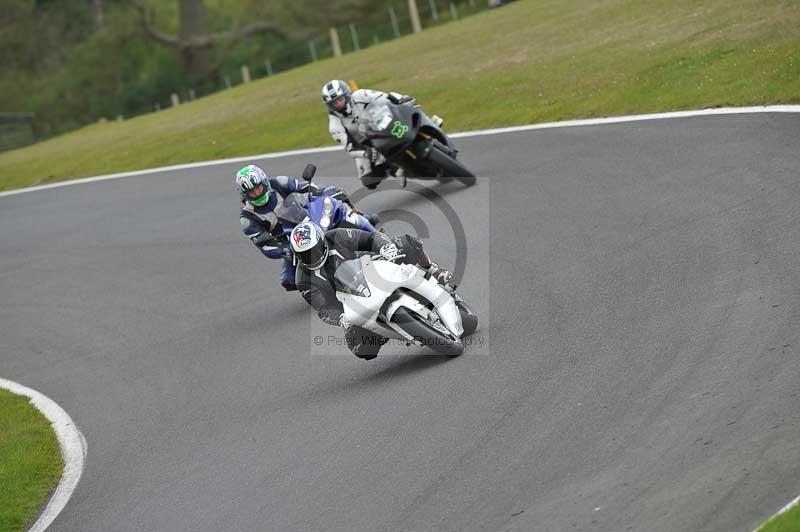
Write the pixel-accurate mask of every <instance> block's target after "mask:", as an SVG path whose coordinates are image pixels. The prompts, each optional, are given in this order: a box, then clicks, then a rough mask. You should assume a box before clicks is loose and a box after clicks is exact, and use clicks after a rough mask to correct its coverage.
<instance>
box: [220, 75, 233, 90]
mask: <svg viewBox="0 0 800 532" xmlns="http://www.w3.org/2000/svg"><path fill="white" fill-rule="evenodd" d="M222 79H223V81H225V88H226V89H230V88H231V78H229V77H228V76H224V77H223V78H222Z"/></svg>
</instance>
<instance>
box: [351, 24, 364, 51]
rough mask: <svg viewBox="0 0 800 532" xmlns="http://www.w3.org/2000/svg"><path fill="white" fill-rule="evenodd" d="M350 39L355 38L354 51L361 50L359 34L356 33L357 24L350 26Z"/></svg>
mask: <svg viewBox="0 0 800 532" xmlns="http://www.w3.org/2000/svg"><path fill="white" fill-rule="evenodd" d="M350 37H352V38H353V50H361V46H359V44H358V32H357V31H356V26H355V24H352V23H351V24H350Z"/></svg>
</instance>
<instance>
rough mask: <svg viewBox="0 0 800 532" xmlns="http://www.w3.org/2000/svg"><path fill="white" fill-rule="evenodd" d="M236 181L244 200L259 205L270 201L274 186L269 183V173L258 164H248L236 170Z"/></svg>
mask: <svg viewBox="0 0 800 532" xmlns="http://www.w3.org/2000/svg"><path fill="white" fill-rule="evenodd" d="M234 182H235V183H236V189H237V190H238V191H239V195H240V196H241V197H242V201H249V202H250V203H252V204H253V205H256V206H258V207H261V206H262V205H266V203H267V202H268V201H269V196H270V194H271V193H272V186H271V185H270V184H269V177H268V176H267V174H266V173H265V172H264V170H262V169H261V168H259V167H258V166H256V165H254V164H248V165H247V166H245V167H244V168H242V169H241V170H239V171H238V172H236V179H235V180H234Z"/></svg>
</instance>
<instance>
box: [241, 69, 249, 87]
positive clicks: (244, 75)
mask: <svg viewBox="0 0 800 532" xmlns="http://www.w3.org/2000/svg"><path fill="white" fill-rule="evenodd" d="M242 83H250V67H248V66H247V65H242Z"/></svg>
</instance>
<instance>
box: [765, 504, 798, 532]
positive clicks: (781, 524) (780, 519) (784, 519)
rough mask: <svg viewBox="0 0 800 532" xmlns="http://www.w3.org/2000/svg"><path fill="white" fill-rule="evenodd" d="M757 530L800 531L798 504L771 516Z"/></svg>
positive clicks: (775, 531) (768, 531)
mask: <svg viewBox="0 0 800 532" xmlns="http://www.w3.org/2000/svg"><path fill="white" fill-rule="evenodd" d="M758 532H800V504H796V505H794V506H793V507H792V509H791V510H789V511H788V512H783V513H782V514H780V515H777V516H775V517H773V518H771V519H770V520H769V521H767V522H766V523H764V525H763V526H762V527H761V528H759V529H758Z"/></svg>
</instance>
